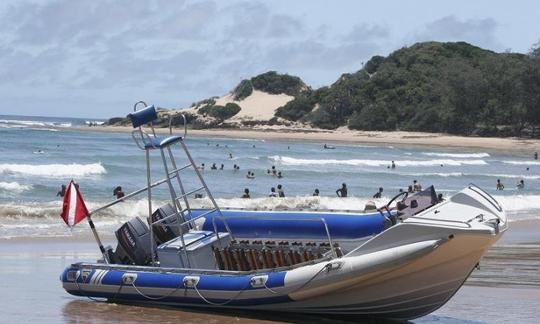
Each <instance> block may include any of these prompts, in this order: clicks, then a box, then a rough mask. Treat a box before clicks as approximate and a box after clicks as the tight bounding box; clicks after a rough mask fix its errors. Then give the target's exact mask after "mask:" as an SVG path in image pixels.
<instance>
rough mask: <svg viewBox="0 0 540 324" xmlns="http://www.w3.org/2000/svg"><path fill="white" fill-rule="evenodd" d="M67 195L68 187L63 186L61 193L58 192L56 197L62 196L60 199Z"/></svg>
mask: <svg viewBox="0 0 540 324" xmlns="http://www.w3.org/2000/svg"><path fill="white" fill-rule="evenodd" d="M65 195H66V185H62V186H61V187H60V191H58V192H57V193H56V197H58V196H60V197H64V196H65Z"/></svg>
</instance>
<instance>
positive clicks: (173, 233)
mask: <svg viewBox="0 0 540 324" xmlns="http://www.w3.org/2000/svg"><path fill="white" fill-rule="evenodd" d="M174 215H176V209H175V208H174V207H173V206H172V205H171V204H166V205H165V206H162V207H160V208H158V209H156V211H155V212H154V213H153V214H152V223H155V222H157V221H159V220H162V219H165V218H166V219H165V220H164V221H162V222H161V223H158V224H155V225H154V237H155V239H156V242H157V244H158V245H159V244H162V243H165V242H168V241H170V240H172V239H173V238H175V237H178V236H180V228H179V225H180V224H179V223H178V219H180V222H184V219H183V218H182V215H180V217H179V218H177V217H176V216H174ZM170 216H171V217H170ZM167 217H168V218H167ZM188 230H189V227H188V225H187V224H186V225H184V226H182V231H183V232H184V233H186V232H187V231H188Z"/></svg>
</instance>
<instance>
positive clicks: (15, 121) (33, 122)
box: [0, 119, 72, 128]
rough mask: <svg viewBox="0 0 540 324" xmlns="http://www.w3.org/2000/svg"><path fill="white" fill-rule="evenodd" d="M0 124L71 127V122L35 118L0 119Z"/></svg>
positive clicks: (8, 125) (9, 125) (10, 125)
mask: <svg viewBox="0 0 540 324" xmlns="http://www.w3.org/2000/svg"><path fill="white" fill-rule="evenodd" d="M0 124H3V125H5V126H6V127H8V128H9V127H32V126H33V127H71V126H72V124H71V123H67V122H66V123H62V122H46V121H37V120H18V119H0Z"/></svg>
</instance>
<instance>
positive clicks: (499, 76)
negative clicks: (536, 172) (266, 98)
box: [252, 42, 540, 136]
mask: <svg viewBox="0 0 540 324" xmlns="http://www.w3.org/2000/svg"><path fill="white" fill-rule="evenodd" d="M538 48H539V47H538V46H537V47H536V48H533V49H532V50H531V53H530V55H523V54H514V53H494V52H491V51H488V50H484V49H481V48H478V47H475V46H472V45H470V44H467V43H464V42H458V43H439V42H426V43H418V44H415V45H413V46H411V47H408V48H402V49H400V50H398V51H395V52H393V53H392V54H390V55H389V56H388V57H386V58H385V57H382V56H374V57H373V58H372V59H371V60H369V62H367V63H366V64H365V66H364V68H363V69H361V70H360V71H358V72H356V73H351V74H344V75H342V76H341V77H340V78H339V79H338V80H337V81H336V82H335V83H334V84H332V85H331V86H330V87H325V88H321V89H318V90H316V91H303V92H301V94H300V95H297V96H296V98H295V99H294V100H293V101H290V102H289V103H287V104H286V105H285V106H283V107H281V108H279V109H278V111H277V112H276V116H279V117H282V118H285V119H288V120H293V121H297V120H299V121H303V122H308V123H311V124H313V125H314V126H318V127H322V128H328V129H333V128H337V127H339V126H344V125H347V126H348V127H349V128H352V129H362V130H397V129H399V130H408V131H428V132H447V133H455V134H478V135H502V136H507V135H516V136H523V135H527V136H538V134H537V131H538V127H539V126H540V50H539V49H538ZM259 77H260V76H259ZM256 78H258V77H256ZM253 79H255V78H253ZM253 79H252V80H253ZM263 79H264V78H263ZM269 84H273V83H269ZM273 87H275V88H279V86H277V85H273ZM255 88H256V87H255ZM315 108H316V109H315Z"/></svg>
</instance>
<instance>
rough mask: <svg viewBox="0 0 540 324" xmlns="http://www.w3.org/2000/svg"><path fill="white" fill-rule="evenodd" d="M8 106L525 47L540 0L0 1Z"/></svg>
mask: <svg viewBox="0 0 540 324" xmlns="http://www.w3.org/2000/svg"><path fill="white" fill-rule="evenodd" d="M0 21H1V22H2V23H1V24H0V96H1V98H2V104H1V105H0V115H2V114H15V115H36V116H69V117H83V118H92V117H93V118H109V117H113V116H125V115H126V114H127V113H129V112H130V111H131V109H132V107H133V103H135V102H136V101H138V100H144V101H146V102H147V103H151V104H155V105H157V106H159V107H167V108H182V107H188V106H189V105H191V103H192V102H195V101H199V100H202V99H205V98H208V97H211V96H221V95H224V94H226V93H228V92H229V91H231V90H232V89H233V88H234V87H235V86H236V85H237V84H238V83H239V82H240V81H241V80H242V79H245V78H250V77H252V76H255V75H257V74H260V73H263V72H266V71H270V70H274V71H278V72H280V73H287V74H291V75H297V76H299V77H301V78H302V79H303V80H304V81H305V82H306V83H307V84H308V85H310V86H312V87H314V88H317V87H320V86H324V85H330V84H332V83H333V82H334V81H335V80H336V79H337V78H338V77H339V76H340V75H341V74H343V73H349V72H355V71H357V70H359V69H361V67H362V64H363V63H364V62H367V61H368V60H369V59H370V58H371V57H372V56H373V55H383V56H386V55H388V54H389V53H391V52H392V51H394V50H396V49H399V48H401V47H404V46H410V45H412V44H414V43H416V42H421V41H465V42H469V43H471V44H473V45H476V46H479V47H482V48H486V49H490V50H493V51H496V52H503V51H512V52H519V53H527V52H528V51H529V49H530V48H531V46H533V45H534V44H535V43H537V42H538V41H539V40H540V1H520V0H515V1H470V0H453V1H432V0H431V1H427V0H426V1H420V0H417V1H415V0H410V1H397V0H396V1H390V0H378V1H323V0H305V1H304V0H296V1H291V0H274V1H256V0H255V1H242V0H240V1H232V0H231V1H224V0H221V1H168V0H154V1H150V0H149V1H142V0H141V1H133V0H92V1H91V0H88V1H87V0H80V1H72V0H50V1H44V0H3V1H2V2H0Z"/></svg>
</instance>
